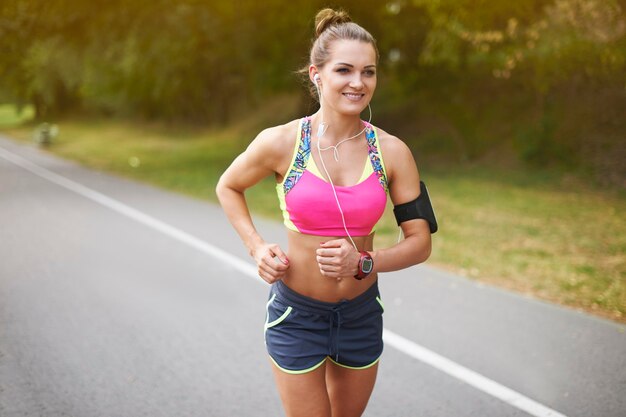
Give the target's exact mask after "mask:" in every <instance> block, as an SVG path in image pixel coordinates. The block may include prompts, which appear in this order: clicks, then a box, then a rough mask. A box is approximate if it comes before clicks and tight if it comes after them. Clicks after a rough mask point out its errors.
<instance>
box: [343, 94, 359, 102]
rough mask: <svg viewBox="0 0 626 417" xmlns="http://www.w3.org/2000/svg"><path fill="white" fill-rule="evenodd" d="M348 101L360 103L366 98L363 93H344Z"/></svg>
mask: <svg viewBox="0 0 626 417" xmlns="http://www.w3.org/2000/svg"><path fill="white" fill-rule="evenodd" d="M342 94H343V95H344V96H345V97H346V98H347V99H348V100H352V101H358V100H360V99H361V98H363V97H364V96H365V94H361V93H342Z"/></svg>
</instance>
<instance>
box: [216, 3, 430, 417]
mask: <svg viewBox="0 0 626 417" xmlns="http://www.w3.org/2000/svg"><path fill="white" fill-rule="evenodd" d="M310 58H311V59H310V65H309V66H308V77H309V79H310V80H311V82H312V83H313V85H314V87H315V89H314V91H315V93H316V96H317V97H316V98H319V101H320V110H319V111H318V112H317V113H315V114H314V115H312V116H310V117H305V118H303V119H301V120H294V121H291V122H289V123H287V124H285V125H282V126H276V127H272V128H269V129H266V130H264V131H263V132H261V133H260V134H259V135H258V136H257V137H256V138H255V139H254V140H253V141H252V143H251V144H250V146H249V147H248V148H247V149H246V151H245V152H243V153H242V154H241V155H239V156H238V157H237V158H236V159H235V160H234V162H233V163H232V165H231V166H230V167H229V168H228V169H227V170H226V171H225V172H224V174H223V175H222V177H221V179H220V181H219V184H218V186H217V195H218V198H219V200H220V203H221V205H222V207H223V208H224V210H225V212H226V214H227V216H228V218H229V220H230V221H231V223H232V225H233V227H234V228H235V230H236V231H237V233H238V234H239V236H240V237H241V239H242V240H243V242H244V244H245V245H246V246H247V248H248V250H249V252H250V255H251V256H252V257H253V258H254V260H255V262H256V264H257V266H258V273H259V275H260V276H261V278H263V279H264V280H265V281H267V282H268V283H269V284H272V286H271V290H270V299H269V302H268V305H267V320H266V324H265V340H266V345H267V349H268V353H269V356H270V360H271V364H272V367H273V370H274V375H275V379H276V383H277V386H278V390H279V392H280V396H281V399H282V402H283V405H284V408H285V411H286V414H287V415H288V416H331V415H332V416H335V417H336V416H360V415H361V414H362V413H363V411H364V410H365V407H366V405H367V402H368V400H369V398H370V395H371V393H372V390H373V387H374V382H375V379H376V372H377V369H378V360H379V357H380V355H381V353H382V348H383V343H382V312H383V307H382V302H381V300H380V297H379V294H378V286H377V275H378V273H379V272H387V271H395V270H399V269H402V268H406V267H408V266H410V265H414V264H417V263H420V262H423V261H425V260H426V259H427V258H428V256H429V255H430V250H431V237H430V230H429V223H428V222H427V221H426V220H425V219H424V218H419V217H424V216H421V215H420V214H419V213H418V214H415V213H417V212H419V211H420V210H419V205H420V204H422V203H423V199H424V196H423V195H422V196H421V197H420V198H418V196H420V181H419V175H418V171H417V168H416V165H415V161H414V159H413V157H412V155H411V152H410V150H409V148H408V147H407V146H406V145H405V144H404V143H403V142H402V141H401V140H400V139H398V138H396V137H394V136H392V135H390V134H388V133H386V132H384V131H382V130H380V129H377V128H375V127H374V126H372V125H370V124H369V122H364V121H362V120H361V119H360V114H361V112H362V111H364V110H365V109H366V108H367V107H368V106H369V102H370V100H371V98H372V95H373V94H374V91H375V89H376V71H377V62H378V51H377V49H376V43H375V40H374V39H373V37H372V36H371V35H370V34H369V33H368V32H367V31H366V30H365V29H363V28H362V27H360V26H358V25H356V24H355V23H353V22H351V21H350V18H349V17H348V15H347V14H346V13H345V12H336V11H334V10H331V9H324V10H322V11H320V12H319V13H318V15H317V16H316V39H315V41H314V43H313V46H312V49H311V53H310ZM370 118H371V109H370ZM383 155H384V161H383ZM268 175H273V176H274V177H275V178H276V182H277V187H276V188H277V192H278V196H279V200H280V203H281V209H282V210H283V217H284V223H285V226H286V227H287V229H288V231H287V234H288V245H289V247H288V250H287V251H284V250H283V248H281V247H279V246H278V245H277V244H274V243H268V242H265V241H264V240H263V238H262V237H261V236H260V235H259V234H258V233H257V231H256V229H255V227H254V225H253V223H252V220H251V217H250V214H249V211H248V207H247V205H246V201H245V198H244V191H245V190H246V189H247V188H249V187H251V186H253V185H254V184H256V183H258V182H259V181H261V180H262V179H263V178H265V177H267V176H268ZM422 194H425V193H422ZM387 195H389V197H390V198H391V200H392V202H393V203H394V204H396V205H397V208H398V209H400V211H402V210H401V209H402V208H403V207H404V209H405V210H404V212H403V213H404V214H398V213H396V215H397V217H398V216H399V217H398V222H399V223H400V222H401V227H402V232H403V233H404V240H402V241H401V242H399V243H398V244H396V245H394V246H393V247H390V248H387V249H380V250H375V251H374V250H373V240H374V231H373V229H374V225H375V223H376V222H377V221H378V219H379V218H380V217H381V215H382V213H383V211H384V209H385V205H386V198H387ZM418 202H419V204H418ZM398 205H400V207H398Z"/></svg>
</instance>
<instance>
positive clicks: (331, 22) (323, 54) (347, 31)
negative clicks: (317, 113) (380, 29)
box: [299, 8, 379, 98]
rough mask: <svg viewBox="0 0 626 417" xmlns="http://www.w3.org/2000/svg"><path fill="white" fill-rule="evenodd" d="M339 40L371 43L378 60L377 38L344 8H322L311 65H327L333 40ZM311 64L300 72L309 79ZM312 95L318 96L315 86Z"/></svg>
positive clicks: (310, 58) (317, 23)
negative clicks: (358, 23) (353, 19)
mask: <svg viewBox="0 0 626 417" xmlns="http://www.w3.org/2000/svg"><path fill="white" fill-rule="evenodd" d="M338 40H356V41H360V42H365V43H369V44H370V45H372V47H373V48H374V51H375V52H376V61H378V58H379V54H378V48H377V47H376V39H374V37H373V36H372V35H371V34H370V33H369V32H368V31H367V30H365V29H363V28H362V27H361V26H359V25H357V24H356V23H354V22H353V21H352V19H351V18H350V16H349V15H348V13H347V12H346V11H344V10H333V9H329V8H326V9H322V10H320V11H319V12H317V15H316V16H315V38H314V40H313V44H312V46H311V52H310V55H309V65H315V66H316V67H317V68H319V69H321V68H322V67H324V65H326V63H327V62H328V59H329V57H330V48H331V45H332V43H333V42H335V41H338ZM309 65H307V66H306V67H304V68H302V69H301V70H300V71H299V72H300V74H301V75H302V76H303V78H304V77H306V79H307V81H308V73H309ZM310 91H311V95H312V96H313V97H314V98H317V92H316V90H315V86H312V87H311V88H310Z"/></svg>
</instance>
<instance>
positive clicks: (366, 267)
mask: <svg viewBox="0 0 626 417" xmlns="http://www.w3.org/2000/svg"><path fill="white" fill-rule="evenodd" d="M373 266H374V262H373V261H372V258H363V263H362V264H361V269H362V270H363V272H364V273H366V274H369V273H370V272H372V267H373Z"/></svg>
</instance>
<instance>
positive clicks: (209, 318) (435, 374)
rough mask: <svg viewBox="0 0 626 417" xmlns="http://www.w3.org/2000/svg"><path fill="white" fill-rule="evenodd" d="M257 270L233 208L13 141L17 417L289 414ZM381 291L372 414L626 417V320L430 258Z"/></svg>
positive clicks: (1, 180)
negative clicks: (381, 337) (269, 352)
mask: <svg viewBox="0 0 626 417" xmlns="http://www.w3.org/2000/svg"><path fill="white" fill-rule="evenodd" d="M139 169H140V168H139ZM68 180H70V181H68ZM64 181H65V182H64ZM81 187H82V188H81ZM258 222H259V228H260V230H261V231H262V233H263V234H264V235H265V237H266V239H271V240H275V241H278V242H279V243H284V240H285V237H284V233H283V230H282V227H281V226H280V225H278V224H275V223H270V222H264V221H262V220H258ZM435 238H436V236H435ZM250 265H251V264H250V263H249V260H248V259H247V255H246V253H245V251H244V248H243V247H242V245H241V244H240V242H239V240H238V238H237V237H236V235H235V234H234V232H233V231H232V230H231V228H230V227H229V225H228V222H227V221H226V219H225V217H224V215H223V214H222V213H221V211H220V210H219V208H218V207H216V206H214V205H212V204H210V203H207V202H204V201H199V200H195V199H192V198H189V197H185V196H181V195H178V194H175V193H170V192H166V191H163V190H160V189H156V188H154V187H151V186H147V185H144V184H140V183H136V182H132V181H129V180H125V179H122V178H118V177H115V176H112V175H109V174H104V173H100V172H96V171H92V170H88V169H85V168H83V167H80V166H78V165H76V164H74V163H70V162H67V161H63V160H61V159H59V158H56V157H53V156H51V155H49V154H47V153H45V152H42V151H40V150H38V149H36V148H34V147H31V146H25V145H18V144H16V143H14V142H12V141H9V140H8V139H7V138H3V137H0V416H2V417H13V416H75V417H83V416H84V417H91V416H131V417H134V416H259V417H264V416H280V415H283V414H282V409H281V406H280V402H279V400H278V396H277V393H276V392H275V389H274V386H273V381H272V376H271V370H270V367H269V364H268V362H267V359H266V353H265V350H264V346H263V334H262V332H263V330H262V328H263V321H264V318H265V317H264V314H265V302H266V299H267V291H268V288H267V287H266V286H265V285H263V284H262V283H260V282H259V281H258V280H256V279H254V278H253V277H252V275H251V274H250V272H249V271H250V270H251V268H250ZM380 288H381V294H382V297H383V300H384V302H385V305H386V312H385V327H386V329H387V333H386V338H385V340H386V349H385V353H384V355H383V359H382V361H381V365H380V373H379V380H378V383H377V386H376V389H375V391H374V394H373V396H372V399H371V401H370V406H369V407H368V410H367V411H366V414H365V415H366V416H369V417H373V416H385V417H388V416H429V417H430V416H433V417H439V416H441V417H443V416H445V417H466V416H480V417H491V416H493V417H502V416H528V415H535V416H542V417H547V416H555V417H558V416H562V415H566V416H570V417H574V416H580V417H590V416H598V417H623V416H625V415H626V333H625V329H624V326H623V325H620V324H616V323H613V322H610V321H606V320H602V319H598V318H595V317H591V316H588V315H585V314H583V313H581V312H577V311H574V310H571V309H566V308H561V307H558V306H554V305H550V304H547V303H544V302H540V301H536V300H533V299H530V298H527V297H523V296H519V295H516V294H513V293H509V292H506V291H503V290H499V289H496V288H492V287H489V286H485V285H480V284H477V283H474V282H472V281H469V280H467V279H465V278H462V277H457V276H453V275H450V274H447V273H444V272H442V271H439V270H437V269H434V268H430V267H428V266H419V267H414V268H410V269H408V270H405V271H401V272H396V273H391V274H383V275H382V276H381V278H380ZM438 355H441V356H438Z"/></svg>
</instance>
